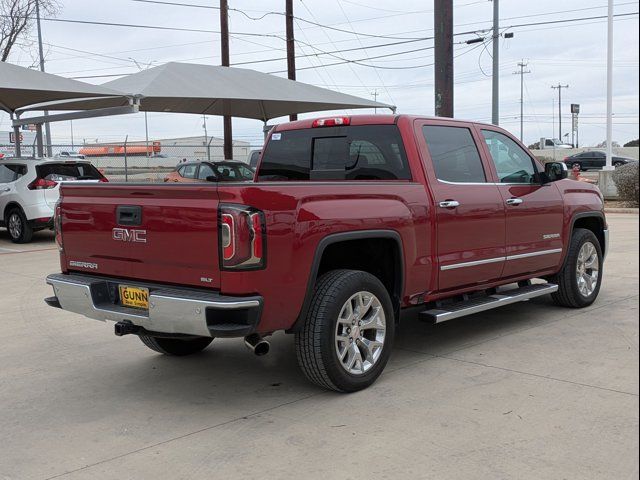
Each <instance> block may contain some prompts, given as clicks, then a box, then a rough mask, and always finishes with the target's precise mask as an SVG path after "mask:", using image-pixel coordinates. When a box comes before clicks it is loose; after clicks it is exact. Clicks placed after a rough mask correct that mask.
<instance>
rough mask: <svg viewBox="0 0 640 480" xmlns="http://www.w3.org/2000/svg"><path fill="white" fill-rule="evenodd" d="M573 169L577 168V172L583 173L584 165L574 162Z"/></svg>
mask: <svg viewBox="0 0 640 480" xmlns="http://www.w3.org/2000/svg"><path fill="white" fill-rule="evenodd" d="M571 168H572V169H574V168H577V170H578V171H579V172H581V171H582V170H583V169H582V164H581V163H579V162H574V163H572V164H571Z"/></svg>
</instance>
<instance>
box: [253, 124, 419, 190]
mask: <svg viewBox="0 0 640 480" xmlns="http://www.w3.org/2000/svg"><path fill="white" fill-rule="evenodd" d="M258 179H259V180H262V181H265V180H273V181H287V180H410V179H411V172H410V170H409V165H408V162H407V157H406V153H405V150H404V146H403V144H402V138H401V136H400V131H399V130H398V127H397V126H396V125H359V126H342V127H328V128H311V129H305V130H289V131H284V132H276V133H274V134H272V136H271V139H270V141H269V142H268V143H267V147H266V149H265V151H264V153H263V155H262V163H261V166H260V170H259V173H258Z"/></svg>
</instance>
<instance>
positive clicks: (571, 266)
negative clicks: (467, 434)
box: [552, 228, 602, 308]
mask: <svg viewBox="0 0 640 480" xmlns="http://www.w3.org/2000/svg"><path fill="white" fill-rule="evenodd" d="M552 282H555V283H557V284H558V291H557V292H555V293H553V294H552V297H553V300H554V301H555V302H556V303H557V304H558V305H561V306H563V307H572V308H582V307H587V306H589V305H591V304H592V303H593V302H594V301H595V300H596V298H597V297H598V293H599V292H600V285H601V283H602V250H601V248H600V242H599V241H598V239H597V238H596V236H595V235H594V234H593V232H592V231H591V230H587V229H584V228H577V229H575V230H574V232H573V235H572V236H571V242H570V244H569V251H568V252H567V259H566V261H565V264H564V267H563V268H562V270H561V271H560V272H559V273H558V274H557V275H556V276H555V277H554V278H553V280H552Z"/></svg>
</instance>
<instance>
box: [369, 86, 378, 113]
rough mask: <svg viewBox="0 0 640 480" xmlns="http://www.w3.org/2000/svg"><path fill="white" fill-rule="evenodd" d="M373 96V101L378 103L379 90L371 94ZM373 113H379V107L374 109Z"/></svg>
mask: <svg viewBox="0 0 640 480" xmlns="http://www.w3.org/2000/svg"><path fill="white" fill-rule="evenodd" d="M371 96H372V97H373V101H374V102H377V101H378V89H377V88H376V89H375V90H374V91H373V92H371ZM373 113H374V114H376V113H378V108H377V107H374V108H373Z"/></svg>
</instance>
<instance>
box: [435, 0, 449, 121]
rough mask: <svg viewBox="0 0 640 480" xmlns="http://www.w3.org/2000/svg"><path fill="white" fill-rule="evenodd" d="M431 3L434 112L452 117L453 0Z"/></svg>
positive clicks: (439, 115) (438, 0)
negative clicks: (433, 49)
mask: <svg viewBox="0 0 640 480" xmlns="http://www.w3.org/2000/svg"><path fill="white" fill-rule="evenodd" d="M433 4H434V9H433V24H434V25H433V26H434V37H435V38H434V48H435V52H434V53H435V114H436V116H437V117H453V0H436V1H435V2H433Z"/></svg>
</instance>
